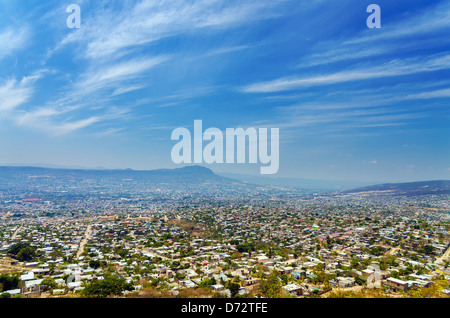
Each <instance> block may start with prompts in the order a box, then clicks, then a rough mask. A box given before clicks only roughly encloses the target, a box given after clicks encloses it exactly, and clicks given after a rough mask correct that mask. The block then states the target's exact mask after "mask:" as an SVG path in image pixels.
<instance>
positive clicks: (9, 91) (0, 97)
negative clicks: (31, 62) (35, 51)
mask: <svg viewBox="0 0 450 318" xmlns="http://www.w3.org/2000/svg"><path fill="white" fill-rule="evenodd" d="M43 73H45V70H39V71H37V72H36V73H34V74H32V75H29V76H24V77H22V79H21V80H20V81H17V80H16V79H9V80H7V81H5V82H4V83H3V84H1V85H0V115H1V114H2V113H3V115H5V114H9V113H10V112H11V111H13V110H14V109H16V108H17V107H18V106H20V105H22V104H24V103H26V102H28V101H29V99H30V98H31V96H32V95H33V91H34V85H33V84H34V83H35V82H36V81H37V80H38V79H40V78H41V77H42V74H43Z"/></svg>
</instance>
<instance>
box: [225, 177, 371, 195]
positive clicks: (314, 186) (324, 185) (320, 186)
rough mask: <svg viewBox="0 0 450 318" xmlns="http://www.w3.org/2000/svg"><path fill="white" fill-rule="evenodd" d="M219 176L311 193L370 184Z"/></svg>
mask: <svg viewBox="0 0 450 318" xmlns="http://www.w3.org/2000/svg"><path fill="white" fill-rule="evenodd" d="M218 175H221V176H224V177H228V178H232V179H236V180H241V181H243V182H249V183H254V184H261V185H269V186H275V187H288V188H296V189H302V190H311V191H325V192H334V191H338V190H343V189H352V188H356V187H362V186H367V185H370V184H373V182H372V183H370V182H361V181H351V180H319V179H306V178H279V177H267V176H252V175H245V174H235V173H218Z"/></svg>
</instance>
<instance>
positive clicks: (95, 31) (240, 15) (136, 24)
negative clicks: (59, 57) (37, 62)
mask: <svg viewBox="0 0 450 318" xmlns="http://www.w3.org/2000/svg"><path fill="white" fill-rule="evenodd" d="M280 2H283V1H270V2H261V1H254V0H249V1H245V2H224V1H222V0H209V1H195V2H191V1H167V0H159V1H157V0H143V1H141V2H139V3H137V4H135V5H124V6H123V8H122V9H121V10H120V11H119V10H114V9H110V10H108V9H102V10H98V11H96V13H95V14H93V15H91V16H85V22H84V23H83V27H82V28H80V29H79V30H77V31H76V32H72V33H70V34H69V35H68V36H66V37H65V38H64V39H63V40H62V41H61V43H60V46H59V47H62V46H64V45H67V44H70V43H78V44H81V45H82V46H83V47H84V53H83V54H84V57H86V58H89V59H97V58H102V57H106V56H120V55H122V54H126V53H127V52H128V50H133V49H134V48H136V47H138V46H142V45H145V44H148V43H151V42H154V41H157V40H160V39H162V38H166V37H169V36H173V35H176V34H181V33H186V32H191V31H194V30H198V29H204V28H230V27H234V26H237V25H241V24H243V23H250V22H252V21H255V20H261V19H267V18H269V17H273V16H275V15H276V13H275V10H273V8H275V7H276V6H277V5H278V4H279V3H280ZM128 4H129V3H128Z"/></svg>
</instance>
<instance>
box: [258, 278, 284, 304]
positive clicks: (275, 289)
mask: <svg viewBox="0 0 450 318" xmlns="http://www.w3.org/2000/svg"><path fill="white" fill-rule="evenodd" d="M259 290H260V292H261V294H262V295H263V296H264V297H267V298H276V297H279V296H280V295H281V282H280V280H279V279H278V272H276V271H273V272H272V273H270V274H269V275H268V276H267V277H266V278H263V279H262V280H261V282H260V284H259Z"/></svg>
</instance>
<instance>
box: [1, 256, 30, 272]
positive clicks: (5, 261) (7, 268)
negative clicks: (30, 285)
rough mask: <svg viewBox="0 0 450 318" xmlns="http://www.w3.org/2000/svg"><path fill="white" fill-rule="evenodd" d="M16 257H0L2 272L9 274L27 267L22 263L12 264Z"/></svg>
mask: <svg viewBox="0 0 450 318" xmlns="http://www.w3.org/2000/svg"><path fill="white" fill-rule="evenodd" d="M12 261H14V259H12V258H10V257H4V258H2V259H0V274H8V273H13V272H22V271H24V270H25V267H24V266H23V265H21V264H18V265H11V262H12Z"/></svg>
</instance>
